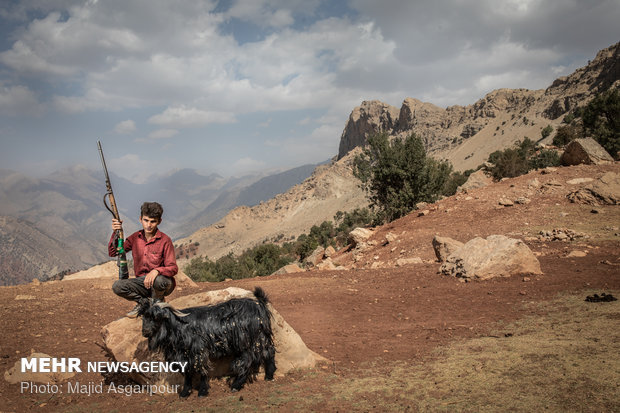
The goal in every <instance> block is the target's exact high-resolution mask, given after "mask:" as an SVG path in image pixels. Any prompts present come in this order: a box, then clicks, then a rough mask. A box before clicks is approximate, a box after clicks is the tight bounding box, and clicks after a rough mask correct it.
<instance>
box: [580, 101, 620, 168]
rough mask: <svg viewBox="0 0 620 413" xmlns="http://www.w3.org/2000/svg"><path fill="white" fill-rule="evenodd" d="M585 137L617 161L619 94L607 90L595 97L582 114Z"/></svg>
mask: <svg viewBox="0 0 620 413" xmlns="http://www.w3.org/2000/svg"><path fill="white" fill-rule="evenodd" d="M582 120H583V129H584V132H585V136H592V137H593V138H594V139H595V140H596V141H597V142H598V143H599V144H600V145H601V146H602V147H603V148H605V150H606V151H607V152H609V153H610V154H611V155H612V156H613V157H614V158H615V159H618V151H620V92H618V90H617V89H614V90H609V91H607V92H605V93H602V94H600V95H598V96H596V97H595V98H594V99H592V100H591V101H590V103H589V104H588V105H587V106H586V107H585V108H584V110H583V113H582Z"/></svg>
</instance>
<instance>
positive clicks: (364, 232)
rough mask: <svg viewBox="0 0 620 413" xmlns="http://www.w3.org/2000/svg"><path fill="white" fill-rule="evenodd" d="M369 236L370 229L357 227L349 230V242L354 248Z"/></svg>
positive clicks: (370, 233)
mask: <svg viewBox="0 0 620 413" xmlns="http://www.w3.org/2000/svg"><path fill="white" fill-rule="evenodd" d="M371 236H372V231H371V230H369V229H366V228H359V227H358V228H355V229H354V230H353V231H351V232H349V243H350V244H352V245H353V247H354V248H355V247H358V246H361V245H362V244H364V243H365V242H366V241H367V240H368V238H370V237H371Z"/></svg>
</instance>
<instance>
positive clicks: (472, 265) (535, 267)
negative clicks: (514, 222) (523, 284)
mask: <svg viewBox="0 0 620 413" xmlns="http://www.w3.org/2000/svg"><path fill="white" fill-rule="evenodd" d="M439 271H440V272H441V273H442V274H444V275H450V276H453V277H459V278H464V279H477V280H488V279H490V278H495V277H510V276H512V275H517V274H542V271H541V269H540V263H539V262H538V259H537V258H536V256H534V254H533V253H532V251H531V250H530V249H529V248H528V246H527V245H525V243H523V241H521V240H518V239H513V238H508V237H506V236H503V235H490V236H489V237H488V238H487V239H483V238H474V239H472V240H470V241H469V242H467V243H466V244H464V245H463V246H462V247H460V248H458V249H457V250H456V251H454V252H453V253H452V254H450V256H448V258H447V259H446V261H445V262H444V263H443V264H442V265H441V267H440V268H439Z"/></svg>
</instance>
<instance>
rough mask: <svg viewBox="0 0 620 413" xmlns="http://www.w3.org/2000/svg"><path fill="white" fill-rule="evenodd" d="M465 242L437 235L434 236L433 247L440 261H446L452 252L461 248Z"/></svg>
mask: <svg viewBox="0 0 620 413" xmlns="http://www.w3.org/2000/svg"><path fill="white" fill-rule="evenodd" d="M462 246H463V243H462V242H460V241H457V240H454V239H452V238H448V237H440V236H438V235H435V236H434V237H433V249H434V250H435V255H436V256H437V259H438V260H439V262H445V261H446V260H447V259H448V257H449V256H450V254H452V253H453V252H454V251H456V250H457V249H459V248H461V247H462Z"/></svg>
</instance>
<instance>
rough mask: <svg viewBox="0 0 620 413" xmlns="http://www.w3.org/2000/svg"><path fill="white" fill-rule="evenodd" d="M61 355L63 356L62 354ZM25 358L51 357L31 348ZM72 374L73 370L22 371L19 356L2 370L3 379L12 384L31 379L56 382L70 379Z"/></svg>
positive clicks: (73, 374)
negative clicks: (13, 362)
mask: <svg viewBox="0 0 620 413" xmlns="http://www.w3.org/2000/svg"><path fill="white" fill-rule="evenodd" d="M62 357H65V356H62ZM62 357H60V356H56V357H55V358H62ZM26 358H27V359H28V360H32V359H33V358H34V359H39V358H48V359H49V358H53V357H52V356H49V355H47V354H44V353H37V352H35V351H34V350H32V353H31V354H30V356H28V357H26ZM82 367H83V366H82ZM73 376H75V373H73V372H65V373H61V372H55V373H54V372H49V373H41V372H38V373H33V372H29V371H26V372H22V366H21V358H20V359H19V360H17V362H15V365H14V366H13V367H11V368H10V369H8V370H7V371H5V372H4V380H6V381H7V382H9V383H13V384H15V383H21V382H27V381H32V382H35V383H50V384H58V383H61V382H63V381H65V380H68V379H70V378H71V377H73Z"/></svg>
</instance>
